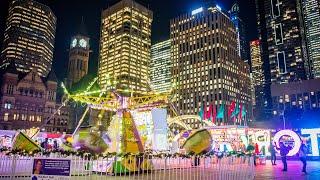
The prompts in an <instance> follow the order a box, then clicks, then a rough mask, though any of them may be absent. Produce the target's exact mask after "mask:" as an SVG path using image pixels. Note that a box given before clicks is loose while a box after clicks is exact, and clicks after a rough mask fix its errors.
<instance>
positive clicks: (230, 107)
mask: <svg viewBox="0 0 320 180" xmlns="http://www.w3.org/2000/svg"><path fill="white" fill-rule="evenodd" d="M235 108H236V103H235V102H234V101H232V102H231V104H230V106H229V109H228V116H229V117H230V116H231V114H232V112H233V111H234V110H235Z"/></svg>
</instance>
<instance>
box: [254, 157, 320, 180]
mask: <svg viewBox="0 0 320 180" xmlns="http://www.w3.org/2000/svg"><path fill="white" fill-rule="evenodd" d="M301 171H302V163H301V162H300V161H288V171H287V172H282V162H281V161H277V165H276V166H272V165H271V162H270V161H267V164H266V165H258V166H256V174H255V175H256V176H255V179H256V180H268V179H277V180H278V179H279V180H300V179H310V180H313V179H314V180H317V179H319V180H320V161H308V162H307V172H308V174H306V175H305V174H304V173H302V172H301Z"/></svg>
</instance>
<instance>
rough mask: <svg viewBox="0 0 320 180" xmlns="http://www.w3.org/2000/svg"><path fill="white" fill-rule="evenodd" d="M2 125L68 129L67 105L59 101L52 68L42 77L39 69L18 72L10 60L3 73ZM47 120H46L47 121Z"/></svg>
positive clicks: (7, 126)
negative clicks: (57, 101)
mask: <svg viewBox="0 0 320 180" xmlns="http://www.w3.org/2000/svg"><path fill="white" fill-rule="evenodd" d="M1 76H2V83H1V101H0V102H1V108H0V129H5V130H18V129H29V128H33V127H42V128H43V129H44V130H45V131H47V132H68V131H69V123H70V122H69V118H68V113H69V112H68V109H67V107H63V108H61V109H60V110H59V112H58V113H57V114H56V115H55V116H54V118H52V119H51V120H50V121H48V122H47V123H46V121H47V120H48V119H49V118H50V117H51V116H52V114H53V113H54V112H55V111H56V110H57V109H58V107H59V106H60V105H61V103H60V104H59V103H56V94H57V79H56V77H55V75H54V73H53V72H50V73H49V75H48V76H47V77H41V76H39V75H38V73H37V71H36V70H32V71H30V72H28V73H22V72H18V71H17V70H16V67H15V66H14V65H13V64H12V63H11V64H9V66H7V68H6V69H5V70H4V71H3V72H2V73H1ZM44 123H46V124H44Z"/></svg>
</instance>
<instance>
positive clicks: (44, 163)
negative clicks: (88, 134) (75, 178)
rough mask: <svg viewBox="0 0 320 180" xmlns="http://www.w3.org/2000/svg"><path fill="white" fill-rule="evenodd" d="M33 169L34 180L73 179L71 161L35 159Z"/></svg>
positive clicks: (32, 176)
mask: <svg viewBox="0 0 320 180" xmlns="http://www.w3.org/2000/svg"><path fill="white" fill-rule="evenodd" d="M32 167H33V168H32V175H31V179H32V180H44V179H46V180H47V179H50V180H51V179H53V180H58V179H59V180H70V179H71V160H70V159H50V158H34V159H33V166H32Z"/></svg>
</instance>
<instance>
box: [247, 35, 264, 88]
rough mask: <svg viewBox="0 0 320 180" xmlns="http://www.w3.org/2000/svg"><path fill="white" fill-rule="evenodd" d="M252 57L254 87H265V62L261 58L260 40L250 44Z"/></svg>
mask: <svg viewBox="0 0 320 180" xmlns="http://www.w3.org/2000/svg"><path fill="white" fill-rule="evenodd" d="M250 55H251V66H252V74H253V76H252V78H253V84H254V86H263V85H264V83H265V78H264V74H263V62H262V58H261V48H260V41H259V40H254V41H251V42H250Z"/></svg>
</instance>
